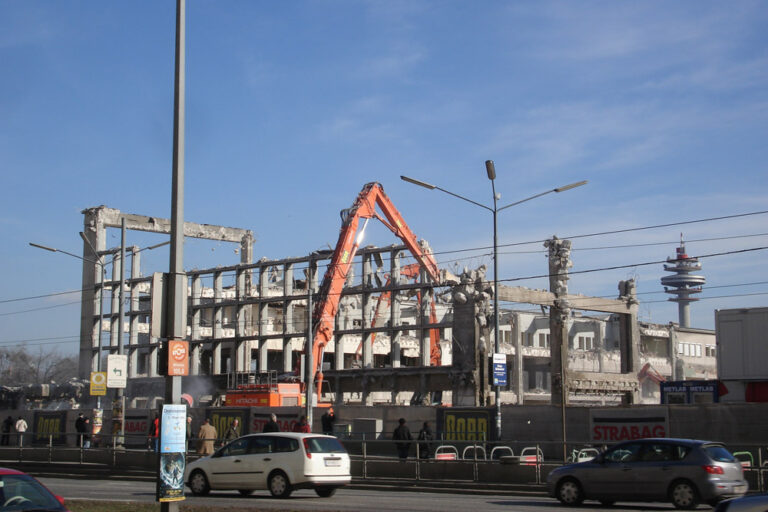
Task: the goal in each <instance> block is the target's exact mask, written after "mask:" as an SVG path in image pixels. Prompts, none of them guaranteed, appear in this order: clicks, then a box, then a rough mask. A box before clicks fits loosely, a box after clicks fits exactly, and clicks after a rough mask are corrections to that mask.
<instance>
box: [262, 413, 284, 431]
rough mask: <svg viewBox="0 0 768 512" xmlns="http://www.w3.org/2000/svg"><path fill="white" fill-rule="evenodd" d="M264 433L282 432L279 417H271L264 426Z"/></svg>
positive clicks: (273, 414) (273, 415) (272, 415)
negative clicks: (278, 422)
mask: <svg viewBox="0 0 768 512" xmlns="http://www.w3.org/2000/svg"><path fill="white" fill-rule="evenodd" d="M263 431H264V432H280V425H278V424H277V415H276V414H275V413H272V414H270V415H269V421H268V422H267V423H266V424H265V425H264V430H263Z"/></svg>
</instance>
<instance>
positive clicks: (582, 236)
mask: <svg viewBox="0 0 768 512" xmlns="http://www.w3.org/2000/svg"><path fill="white" fill-rule="evenodd" d="M765 214H768V210H762V211H756V212H749V213H740V214H734V215H724V216H720V217H709V218H705V219H695V220H688V221H679V222H670V223H666V224H655V225H652V226H641V227H635V228H625V229H618V230H612V231H602V232H596V233H588V234H581V235H571V236H566V237H563V239H565V240H571V239H575V238H586V237H593V236H604V235H612V234H618V233H628V232H632V231H643V230H649V229H659V228H665V227H671V226H682V225H686V224H695V223H703V222H712V221H719V220H727V219H735V218H740V217H748V216H754V215H765ZM766 234H768V233H758V234H751V235H742V236H744V237H752V236H764V235H766ZM731 238H740V237H739V236H737V237H719V238H712V239H700V240H696V241H710V240H712V241H714V240H727V239H731ZM545 241H546V239H542V240H533V241H528V242H514V243H508V244H500V245H499V247H515V246H521V245H530V244H540V243H544V242H545ZM668 243H669V244H671V243H672V242H668ZM668 243H667V242H659V243H657V244H652V245H666V244H668ZM643 245H646V244H637V245H626V246H614V247H610V246H609V247H605V249H611V248H622V247H633V246H634V247H640V246H643ZM491 248H492V247H491V246H484V247H474V248H466V249H456V250H451V251H439V252H435V253H433V256H437V255H443V254H458V253H462V252H476V251H482V250H488V249H491ZM597 249H603V248H582V249H573V250H597ZM531 252H543V251H531ZM508 254H510V253H508ZM406 256H410V255H406ZM488 256H490V254H478V255H474V256H472V258H477V257H488ZM462 259H466V258H462ZM454 261H460V259H457V260H454ZM662 263H666V262H662ZM648 264H652V263H648ZM322 266H325V267H327V264H326V265H319V267H322ZM632 266H639V265H626V266H624V267H616V268H626V267H632ZM296 270H299V271H300V270H301V269H296ZM574 273H576V272H574ZM225 274H226V275H230V276H234V275H235V274H234V272H231V273H225ZM520 279H528V278H520ZM105 290H107V291H109V287H105ZM83 291H85V290H69V291H64V292H54V293H49V294H44V295H35V296H31V297H20V298H15V299H4V300H0V304H6V303H10V302H20V301H24V300H33V299H43V298H48V297H55V296H58V295H67V294H72V293H81V292H83Z"/></svg>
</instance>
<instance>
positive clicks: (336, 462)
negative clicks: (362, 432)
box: [184, 432, 352, 498]
mask: <svg viewBox="0 0 768 512" xmlns="http://www.w3.org/2000/svg"><path fill="white" fill-rule="evenodd" d="M351 480H352V477H351V475H350V472H349V454H347V450H346V449H344V446H342V444H341V443H340V442H339V440H338V439H336V438H335V437H333V436H324V435H320V434H299V433H289V432H275V433H269V434H251V435H247V436H244V437H241V438H239V439H236V440H234V441H232V442H231V443H229V444H228V445H226V446H224V447H222V448H220V449H219V450H218V451H216V453H214V454H213V455H209V456H207V457H202V458H200V459H198V460H196V461H194V462H192V463H190V464H188V465H187V468H186V471H185V472H184V481H185V482H186V483H187V486H188V487H189V488H190V490H191V491H192V494H194V495H198V496H199V495H205V494H208V493H209V492H210V491H211V490H237V491H239V492H240V494H243V495H248V494H251V493H252V492H253V491H255V490H261V489H269V492H270V493H272V496H275V497H277V498H287V497H289V496H290V495H291V492H293V490H294V489H314V490H315V492H316V493H317V495H318V496H321V497H323V498H328V497H330V496H333V494H334V493H335V492H336V489H337V488H339V487H342V486H344V485H347V484H349V482H350V481H351Z"/></svg>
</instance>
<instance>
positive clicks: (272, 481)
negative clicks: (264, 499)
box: [267, 471, 293, 498]
mask: <svg viewBox="0 0 768 512" xmlns="http://www.w3.org/2000/svg"><path fill="white" fill-rule="evenodd" d="M267 486H268V487H269V492H270V493H271V494H272V496H274V497H275V498H287V497H289V496H290V495H291V492H293V488H292V487H291V482H290V481H289V480H288V477H287V476H286V474H285V473H283V472H282V471H275V472H274V473H272V474H271V475H269V480H268V481H267Z"/></svg>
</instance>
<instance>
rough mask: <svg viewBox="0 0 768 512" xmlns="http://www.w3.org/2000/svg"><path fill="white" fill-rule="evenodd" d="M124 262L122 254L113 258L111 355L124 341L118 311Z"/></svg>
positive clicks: (110, 322) (110, 327)
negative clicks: (120, 330)
mask: <svg viewBox="0 0 768 512" xmlns="http://www.w3.org/2000/svg"><path fill="white" fill-rule="evenodd" d="M122 266H123V262H122V261H121V260H120V253H115V254H114V255H113V256H112V286H111V287H110V289H111V295H112V301H111V302H112V307H111V308H110V311H109V353H110V354H117V352H118V348H117V346H118V345H119V344H120V343H121V341H122V338H123V336H122V334H123V333H121V332H118V331H119V328H120V322H119V321H118V311H119V310H120V284H121V283H120V275H121V267H122Z"/></svg>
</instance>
